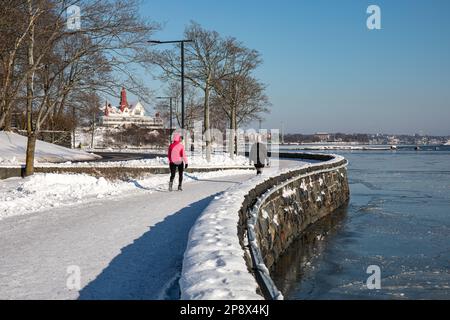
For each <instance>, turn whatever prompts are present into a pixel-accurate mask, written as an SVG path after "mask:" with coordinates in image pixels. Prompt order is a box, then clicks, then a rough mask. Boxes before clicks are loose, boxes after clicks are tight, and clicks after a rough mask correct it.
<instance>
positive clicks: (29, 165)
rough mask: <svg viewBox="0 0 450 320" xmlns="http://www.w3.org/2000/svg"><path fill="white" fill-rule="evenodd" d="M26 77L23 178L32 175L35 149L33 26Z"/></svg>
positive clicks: (31, 11) (30, 8) (31, 13)
mask: <svg viewBox="0 0 450 320" xmlns="http://www.w3.org/2000/svg"><path fill="white" fill-rule="evenodd" d="M28 14H29V17H30V19H32V15H33V5H32V2H31V0H28ZM27 56H28V68H29V69H28V75H27V137H28V141H27V157H26V161H25V176H30V175H32V174H33V173H34V151H35V149H36V135H37V132H36V131H35V130H34V129H33V119H32V114H33V81H34V71H32V68H33V65H34V24H32V25H31V27H30V31H29V43H28V50H27Z"/></svg>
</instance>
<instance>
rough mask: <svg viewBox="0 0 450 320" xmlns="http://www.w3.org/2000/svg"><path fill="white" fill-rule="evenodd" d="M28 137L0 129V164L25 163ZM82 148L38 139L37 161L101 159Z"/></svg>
mask: <svg viewBox="0 0 450 320" xmlns="http://www.w3.org/2000/svg"><path fill="white" fill-rule="evenodd" d="M26 150H27V138H26V137H24V136H21V135H19V134H16V133H12V132H5V131H0V164H1V165H5V164H6V165H20V164H24V163H25V157H26V156H25V155H26ZM99 158H100V157H99V156H97V155H93V154H90V153H87V152H84V151H81V150H72V149H68V148H64V147H61V146H58V145H56V144H52V143H47V142H44V141H40V140H37V142H36V153H35V162H65V161H76V160H82V161H88V160H95V159H99Z"/></svg>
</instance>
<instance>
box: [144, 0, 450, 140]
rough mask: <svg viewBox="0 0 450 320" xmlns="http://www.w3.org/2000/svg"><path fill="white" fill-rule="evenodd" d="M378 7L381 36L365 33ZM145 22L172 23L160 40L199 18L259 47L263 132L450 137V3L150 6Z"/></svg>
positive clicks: (175, 0) (189, 0)
mask: <svg viewBox="0 0 450 320" xmlns="http://www.w3.org/2000/svg"><path fill="white" fill-rule="evenodd" d="M370 4H376V5H378V6H380V8H381V24H382V30H372V31H371V30H368V29H367V27H366V20H367V17H368V14H367V13H366V9H367V7H368V5H370ZM142 15H143V16H145V17H148V18H150V19H152V20H154V21H157V22H161V23H163V25H164V27H163V30H162V31H161V32H158V34H156V36H155V38H157V39H161V40H166V39H179V38H181V37H182V34H183V30H184V27H185V25H186V24H188V23H189V21H191V20H194V21H196V22H198V23H200V24H201V25H202V26H203V27H205V28H207V29H213V30H216V31H218V32H219V33H220V34H222V35H224V36H233V37H236V38H237V39H239V40H241V41H242V42H244V43H245V44H246V45H247V46H248V47H250V48H254V49H256V50H258V51H259V52H260V53H261V54H262V57H263V59H264V64H263V66H262V67H260V69H259V70H258V71H257V76H258V77H259V78H260V79H261V80H262V81H263V82H265V83H266V84H267V85H268V91H267V93H268V95H269V96H270V99H271V102H272V103H273V107H272V112H271V114H269V115H267V116H266V121H265V122H264V123H263V125H264V127H267V128H279V127H280V123H281V122H282V121H283V122H284V127H285V130H286V131H287V132H300V133H312V132H316V131H328V132H338V131H339V132H349V133H350V132H371V133H377V132H385V133H416V132H422V133H425V134H440V135H450V1H448V0H395V1H392V0H373V1H365V0H290V1H288V0H277V1H275V0H270V1H268V0H222V1H213V0H158V1H148V0H144V1H143V4H142ZM153 87H154V89H156V90H159V89H158V88H157V87H155V85H154V84H153Z"/></svg>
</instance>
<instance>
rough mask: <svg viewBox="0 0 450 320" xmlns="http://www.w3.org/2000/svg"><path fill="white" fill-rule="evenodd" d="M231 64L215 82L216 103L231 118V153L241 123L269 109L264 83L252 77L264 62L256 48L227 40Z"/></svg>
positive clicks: (234, 146) (234, 150) (234, 40)
mask: <svg viewBox="0 0 450 320" xmlns="http://www.w3.org/2000/svg"><path fill="white" fill-rule="evenodd" d="M227 51H228V55H229V58H228V63H227V65H226V72H225V74H224V76H223V77H221V78H219V79H217V81H216V82H215V83H214V89H215V93H216V94H215V96H214V98H213V101H214V104H215V105H217V106H219V107H221V108H222V110H223V112H224V113H225V115H226V117H227V118H228V120H229V128H230V137H229V141H230V150H229V152H230V155H231V156H234V154H235V153H237V149H236V130H237V127H238V124H239V123H245V122H248V121H250V120H253V119H255V118H256V119H257V118H259V116H260V114H261V113H264V112H268V108H267V107H268V105H269V104H268V99H267V96H266V95H265V94H264V89H265V88H264V86H263V85H262V84H261V83H259V82H258V81H257V80H256V79H255V78H253V77H252V76H251V74H252V72H254V70H255V69H256V68H257V67H258V66H259V65H260V64H261V63H262V60H261V57H260V54H259V53H258V52H257V51H256V50H250V49H248V48H246V47H245V46H244V45H243V44H242V43H240V42H238V41H237V40H236V39H229V40H228V41H227Z"/></svg>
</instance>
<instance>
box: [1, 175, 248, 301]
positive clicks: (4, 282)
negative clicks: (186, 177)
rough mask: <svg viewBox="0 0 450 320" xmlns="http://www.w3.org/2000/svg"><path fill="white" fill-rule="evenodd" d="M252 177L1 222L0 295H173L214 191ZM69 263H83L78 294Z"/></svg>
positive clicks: (209, 181) (207, 182)
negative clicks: (191, 232) (199, 220)
mask: <svg viewBox="0 0 450 320" xmlns="http://www.w3.org/2000/svg"><path fill="white" fill-rule="evenodd" d="M250 176H253V174H242V175H232V176H225V177H220V178H217V179H205V180H202V181H194V182H191V183H188V184H186V186H185V190H184V191H183V192H178V191H176V192H167V191H157V192H153V193H143V194H138V195H133V196H130V197H122V198H120V200H117V201H114V200H112V201H111V200H108V201H103V200H99V201H95V202H92V203H88V204H84V205H81V206H76V207H75V206H70V207H62V208H56V209H52V210H48V211H44V212H39V213H37V214H30V215H25V216H16V217H11V218H9V219H5V220H3V221H0V252H1V255H0V299H76V298H80V299H161V298H162V299H164V298H170V297H174V296H175V297H176V292H175V293H174V292H173V291H174V286H175V288H176V281H177V275H178V273H179V271H180V270H181V262H182V258H183V253H184V250H185V248H186V242H187V238H188V233H189V230H190V228H191V227H192V225H193V223H194V222H195V220H196V218H197V217H198V215H199V214H200V213H201V212H202V210H203V209H204V208H205V207H206V206H207V205H208V203H209V202H210V201H211V199H212V198H213V197H214V196H215V195H216V194H218V193H220V192H222V191H223V190H225V189H227V188H228V187H230V186H231V185H233V184H236V183H239V182H241V181H244V180H246V179H248V178H249V177H250ZM69 266H78V267H79V268H80V271H81V290H80V292H78V291H77V290H69V289H68V288H67V284H66V283H67V281H69V283H73V282H71V280H73V279H74V277H73V276H70V274H69V273H68V272H67V271H68V270H67V268H68V267H69ZM72 270H73V269H72ZM171 289H172V290H171ZM171 291H172V292H171Z"/></svg>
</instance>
